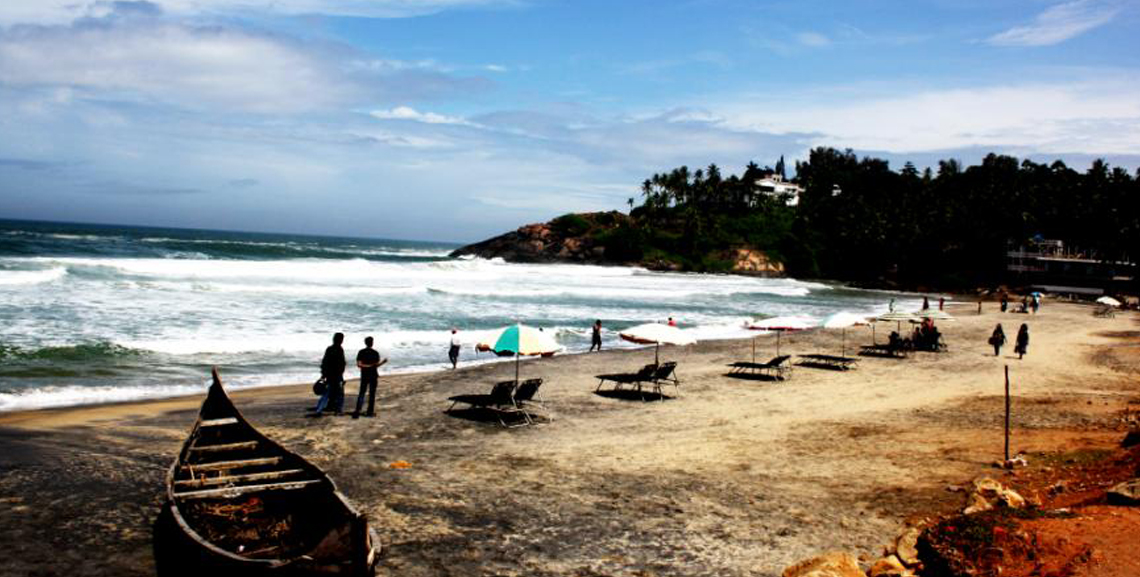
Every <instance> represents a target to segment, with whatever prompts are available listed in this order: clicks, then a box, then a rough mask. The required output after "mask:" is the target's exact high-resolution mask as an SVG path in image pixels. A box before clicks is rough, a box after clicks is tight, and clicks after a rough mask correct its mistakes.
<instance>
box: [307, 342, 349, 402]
mask: <svg viewBox="0 0 1140 577" xmlns="http://www.w3.org/2000/svg"><path fill="white" fill-rule="evenodd" d="M343 342H344V333H336V334H334V335H333V342H332V344H331V345H329V346H328V348H326V349H325V356H324V357H322V358H321V378H323V379H325V392H324V394H322V395H321V399H320V400H319V401H317V406H316V407H315V408H314V409H313V416H314V417H319V416H321V415H322V414H323V413H324V412H325V409H331V410H332V411H333V412H334V413H336V414H338V415H339V414H341V413H343V412H344V366H345V362H344V349H343V348H342V347H341V346H340V345H341V343H343Z"/></svg>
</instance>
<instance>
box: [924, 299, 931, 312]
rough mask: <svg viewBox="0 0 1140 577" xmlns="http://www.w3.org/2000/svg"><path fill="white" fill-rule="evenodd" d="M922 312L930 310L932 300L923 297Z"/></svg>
mask: <svg viewBox="0 0 1140 577" xmlns="http://www.w3.org/2000/svg"><path fill="white" fill-rule="evenodd" d="M922 310H924V311H928V310H930V299H928V298H926V297H922Z"/></svg>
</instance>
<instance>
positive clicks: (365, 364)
mask: <svg viewBox="0 0 1140 577" xmlns="http://www.w3.org/2000/svg"><path fill="white" fill-rule="evenodd" d="M343 343H344V334H343V333H336V334H334V335H333V341H332V344H331V345H329V346H328V348H326V349H325V356H324V357H322V358H321V380H320V381H318V385H320V384H321V383H323V390H322V392H321V398H320V400H318V401H317V406H315V407H313V410H312V416H314V417H320V416H321V415H323V414H324V413H325V411H331V412H333V413H335V414H337V415H341V414H344V370H345V368H346V366H347V364H348V363H347V362H346V361H345V358H344V347H343V346H341V345H342V344H343ZM372 343H373V340H372V337H364V348H363V349H360V351H359V352H358V353H356V366H357V368H359V369H360V391H359V392H358V393H357V395H356V410H355V411H353V413H352V418H354V419H358V418H360V415H361V410H362V409H363V408H364V397H365V395H366V394H367V396H368V411H367V412H365V413H364V416H366V417H375V416H376V386H377V384H378V381H379V380H380V371H379V369H380V367H381V366H383V365H384V364H385V363H387V362H388V359H387V358H384V357H382V356H380V352H379V351H377V350H376V349H374V348H372Z"/></svg>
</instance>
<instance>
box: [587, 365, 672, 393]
mask: <svg viewBox="0 0 1140 577" xmlns="http://www.w3.org/2000/svg"><path fill="white" fill-rule="evenodd" d="M656 372H657V365H645V366H644V367H641V370H639V371H637V372H636V373H612V374H608V375H597V377H596V378H597V379H598V386H597V387H594V390H595V391H598V390H601V388H602V384H603V383H605V382H606V381H609V382H611V383H613V384H614V390H618V389H620V388H621V386H622V385H638V386H640V383H645V382H648V381H650V380H652V379H653V375H654V374H655V373H656Z"/></svg>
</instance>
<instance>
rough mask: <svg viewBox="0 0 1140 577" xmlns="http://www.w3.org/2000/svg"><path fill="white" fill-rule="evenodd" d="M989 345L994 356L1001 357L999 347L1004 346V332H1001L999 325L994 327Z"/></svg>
mask: <svg viewBox="0 0 1140 577" xmlns="http://www.w3.org/2000/svg"><path fill="white" fill-rule="evenodd" d="M990 344H991V345H993V347H994V356H995V357H996V356H998V355H1001V346H1002V345H1004V344H1005V331H1003V330H1001V323H998V326H996V327H994V333H993V334H992V335H990Z"/></svg>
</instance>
